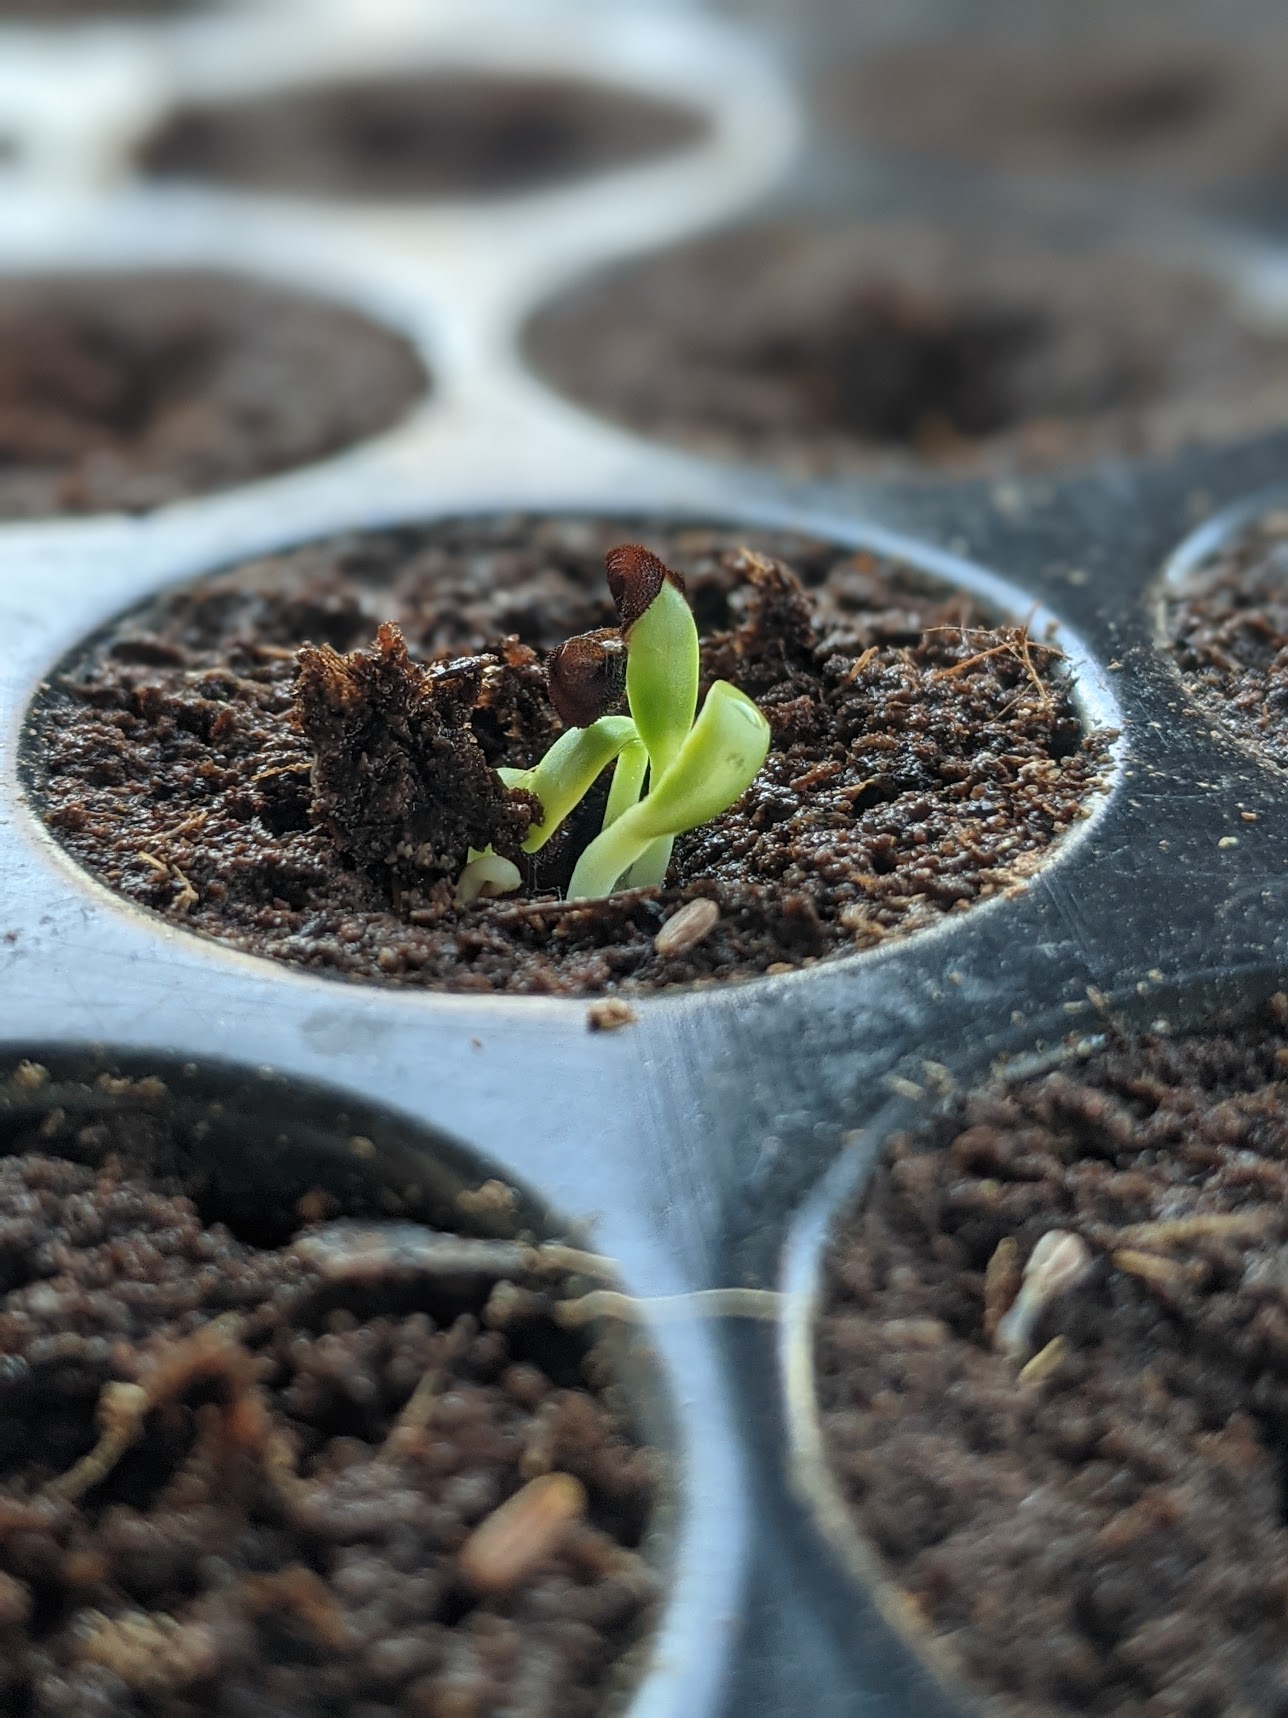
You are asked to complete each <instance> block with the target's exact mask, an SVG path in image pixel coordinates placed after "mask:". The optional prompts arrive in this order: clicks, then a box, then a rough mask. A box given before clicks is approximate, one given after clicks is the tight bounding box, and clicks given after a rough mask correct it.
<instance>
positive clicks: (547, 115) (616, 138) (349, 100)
mask: <svg viewBox="0 0 1288 1718" xmlns="http://www.w3.org/2000/svg"><path fill="white" fill-rule="evenodd" d="M703 129H704V122H703V120H702V119H701V117H700V115H698V114H696V113H694V112H693V111H691V110H690V109H688V108H684V107H679V106H676V105H674V104H672V103H670V102H663V101H654V100H651V99H649V98H648V97H646V96H643V95H639V94H637V93H635V92H634V91H631V90H627V89H615V88H612V87H610V86H606V85H598V84H593V83H588V82H582V81H579V80H576V79H573V78H558V77H540V76H529V77H521V76H514V77H506V76H497V75H487V74H484V73H478V72H466V71H451V72H432V73H425V74H423V75H421V76H419V77H411V76H397V77H387V78H373V79H371V80H370V81H364V82H356V81H355V82H352V83H334V84H323V85H318V86H316V87H312V86H310V87H304V88H287V89H278V90H275V91H273V92H272V93H270V94H266V95H258V94H257V95H253V96H243V97H240V98H230V99H228V100H226V101H219V102H215V101H211V102H207V103H197V102H194V103H191V104H189V105H187V106H182V107H180V108H178V109H177V110H176V111H175V112H174V113H172V114H171V115H170V116H169V117H168V118H167V119H166V120H165V121H164V122H163V124H162V125H161V126H160V128H159V129H158V130H157V131H156V132H155V133H154V134H153V135H152V136H151V137H150V138H148V139H147V140H146V141H145V142H144V144H143V145H142V148H141V150H140V154H139V165H140V166H141V168H142V169H143V171H144V172H145V173H148V174H150V175H152V176H154V177H163V178H168V179H173V178H180V179H191V180H205V181H211V182H214V183H217V184H223V185H236V186H239V187H242V188H243V189H246V190H257V191H284V192H290V193H293V194H297V195H301V196H311V197H354V198H382V199H397V198H417V197H475V196H489V195H499V194H503V193H508V192H519V191H531V190H536V189H539V188H540V187H541V186H544V185H553V184H559V183H562V182H563V181H565V180H570V179H579V178H582V177H583V176H585V175H588V174H592V173H596V172H602V171H604V170H605V169H608V168H614V167H625V166H629V165H632V164H634V163H637V162H642V161H647V160H650V159H652V158H653V157H654V156H660V155H666V154H668V153H671V152H673V151H675V150H677V149H681V148H683V147H685V146H686V145H688V144H691V143H693V142H694V141H696V139H697V138H699V137H700V136H701V135H702V132H703Z"/></svg>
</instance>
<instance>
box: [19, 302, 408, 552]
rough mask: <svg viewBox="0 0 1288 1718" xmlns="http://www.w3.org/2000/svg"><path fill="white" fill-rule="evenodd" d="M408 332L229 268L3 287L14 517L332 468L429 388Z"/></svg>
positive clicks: (122, 505) (136, 505) (140, 504)
mask: <svg viewBox="0 0 1288 1718" xmlns="http://www.w3.org/2000/svg"><path fill="white" fill-rule="evenodd" d="M427 386H428V383H427V379H426V375H425V371H424V368H423V367H422V365H421V362H420V360H419V358H418V357H417V356H416V354H415V352H414V351H413V350H412V348H411V347H410V346H409V345H407V343H406V342H405V341H403V340H402V339H400V338H399V337H398V336H397V335H395V334H392V333H390V332H388V331H387V330H385V329H383V328H380V327H378V326H377V325H376V324H374V323H371V322H368V321H366V320H365V319H364V318H362V317H360V316H357V315H355V314H354V313H352V312H351V311H348V310H344V309H340V308H338V307H336V306H333V305H329V304H326V303H324V302H321V301H317V300H313V299H308V298H303V297H300V296H298V295H296V294H294V293H290V292H285V291H282V290H280V289H278V288H276V287H269V286H263V285H260V284H258V283H256V282H252V281H247V280H238V279H234V278H232V277H230V276H222V275H104V276H94V275H86V276H80V275H78V276H57V277H50V278H43V277H34V278H25V279H18V280H15V279H10V280H8V281H5V282H3V283H0V518H9V519H13V518H31V517H39V516H40V515H42V514H60V513H86V512H104V511H117V510H129V511H136V510H143V509H147V508H151V507H157V506H160V505H162V504H163V503H166V502H170V501H176V500H179V499H181V498H182V497H184V496H188V495H200V494H205V493H207V492H208V491H210V490H215V489H223V488H227V487H229V486H231V485H234V484H238V483H244V482H247V481H248V480H250V479H253V478H257V477H265V476H268V475H270V474H271V473H273V472H277V471H281V470H284V469H286V468H288V467H291V466H298V465H303V464H306V463H308V462H309V461H311V460H315V459H321V458H323V457H324V456H325V455H327V454H331V453H335V452H337V451H338V450H340V449H342V448H345V447H348V446H349V445H351V444H352V443H354V442H358V441H361V440H363V439H364V438H365V437H367V436H370V435H374V434H376V433H377V432H378V431H380V430H384V429H387V428H389V427H390V426H391V425H392V424H394V423H396V422H397V421H398V420H399V419H400V418H401V417H402V416H403V415H404V414H405V413H406V412H407V411H408V410H409V409H410V408H411V406H412V405H413V404H414V403H415V402H416V401H417V400H418V399H419V398H420V397H421V396H422V395H423V394H424V393H425V391H426V388H427Z"/></svg>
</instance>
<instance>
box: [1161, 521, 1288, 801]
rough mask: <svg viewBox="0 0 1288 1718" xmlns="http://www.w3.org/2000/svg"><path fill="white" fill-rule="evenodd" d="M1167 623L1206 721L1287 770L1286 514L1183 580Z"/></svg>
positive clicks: (1260, 524)
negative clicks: (1214, 723)
mask: <svg viewBox="0 0 1288 1718" xmlns="http://www.w3.org/2000/svg"><path fill="white" fill-rule="evenodd" d="M1165 617H1166V629H1167V637H1168V642H1169V645H1170V647H1171V651H1172V655H1173V657H1174V658H1175V660H1176V663H1177V666H1178V667H1179V668H1180V671H1181V675H1182V677H1183V679H1184V681H1185V685H1186V688H1187V690H1188V691H1189V693H1190V694H1191V696H1192V697H1193V698H1194V699H1195V700H1196V701H1197V702H1198V704H1199V705H1200V707H1201V708H1202V710H1203V712H1204V714H1205V715H1206V716H1208V717H1209V718H1210V719H1211V720H1212V721H1214V722H1216V723H1217V724H1218V725H1219V727H1220V728H1222V729H1223V730H1224V731H1225V732H1226V733H1228V734H1231V735H1233V737H1234V738H1235V739H1239V740H1243V741H1245V742H1251V743H1252V744H1253V745H1254V746H1255V748H1256V750H1257V752H1258V753H1259V754H1260V755H1261V756H1262V757H1263V758H1266V759H1268V760H1269V761H1270V762H1271V763H1275V764H1278V766H1279V767H1280V768H1281V769H1288V512H1284V511H1282V510H1280V511H1272V512H1269V513H1265V514H1263V515H1262V516H1261V517H1260V518H1258V519H1256V520H1254V521H1253V522H1252V523H1251V524H1249V525H1246V526H1244V527H1243V528H1241V529H1239V530H1237V531H1235V532H1233V533H1232V534H1231V535H1230V536H1229V537H1228V538H1227V540H1226V541H1225V542H1223V543H1222V544H1221V545H1220V546H1219V547H1217V548H1215V549H1213V550H1212V551H1211V553H1209V554H1208V555H1206V556H1205V557H1204V558H1203V559H1202V560H1201V561H1200V562H1199V563H1198V564H1197V565H1196V566H1193V567H1191V568H1190V569H1189V570H1188V571H1187V572H1185V573H1184V574H1183V575H1181V576H1180V577H1179V578H1178V579H1177V580H1176V581H1175V582H1174V583H1173V584H1172V585H1171V586H1170V588H1169V589H1168V591H1167V595H1166V600H1165Z"/></svg>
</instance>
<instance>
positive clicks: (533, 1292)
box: [0, 1057, 662, 1718]
mask: <svg viewBox="0 0 1288 1718" xmlns="http://www.w3.org/2000/svg"><path fill="white" fill-rule="evenodd" d="M201 1084H202V1077H201V1076H199V1075H198V1073H197V1071H196V1070H195V1069H193V1068H192V1067H191V1065H189V1066H188V1067H187V1068H185V1069H177V1068H175V1069H170V1070H161V1071H159V1072H157V1073H152V1074H139V1073H137V1072H129V1073H125V1074H122V1073H120V1072H116V1071H113V1072H104V1073H99V1074H97V1075H92V1076H89V1077H83V1076H82V1077H77V1076H76V1075H75V1074H73V1073H71V1072H70V1071H69V1070H68V1069H67V1067H66V1066H65V1065H63V1064H62V1063H57V1062H55V1063H52V1065H51V1062H49V1061H44V1060H41V1059H39V1058H38V1057H33V1058H29V1059H27V1060H24V1061H23V1062H21V1063H19V1064H18V1065H17V1066H16V1067H15V1066H14V1065H13V1064H12V1063H10V1064H9V1066H8V1067H7V1068H6V1070H5V1077H4V1081H3V1083H0V1232H2V1233H3V1237H4V1240H3V1276H2V1278H0V1289H2V1292H0V1332H2V1333H3V1353H4V1370H3V1377H2V1378H0V1400H2V1402H3V1410H4V1411H3V1415H2V1416H0V1424H2V1426H3V1430H2V1431H0V1519H3V1521H4V1523H5V1531H4V1533H3V1534H2V1535H0V1630H3V1635H4V1643H5V1650H4V1653H3V1655H2V1658H0V1702H3V1705H4V1708H5V1710H6V1711H13V1712H18V1711H22V1712H25V1713H30V1714H32V1715H33V1718H46V1715H47V1718H53V1715H54V1714H61V1713H70V1712H76V1713H86V1714H88V1713H90V1712H94V1713H104V1714H106V1713H120V1714H127V1713H143V1712H176V1713H177V1712H179V1711H197V1710H209V1711H215V1710H218V1711H220V1712H226V1713H230V1714H231V1713H241V1712H246V1713H250V1712H256V1713H270V1712H271V1713H282V1714H285V1713H288V1712H289V1713H292V1714H301V1715H302V1714H305V1713H313V1712H317V1713H320V1712H323V1711H326V1712H334V1713H342V1712H343V1713H355V1714H356V1713H358V1712H360V1711H361V1712H366V1711H373V1712H374V1711H379V1712H381V1713H387V1714H391V1715H392V1714H395V1713H405V1714H408V1718H414V1715H417V1714H421V1713H437V1712H443V1713H446V1712H448V1711H453V1712H466V1711H471V1710H472V1711H475V1712H489V1711H500V1710H502V1709H504V1710H506V1711H510V1712H515V1713H524V1714H530V1715H532V1718H542V1715H544V1718H555V1715H556V1714H557V1715H558V1718H566V1715H569V1714H579V1715H582V1718H593V1715H594V1714H596V1713H599V1712H601V1711H603V1710H604V1709H605V1704H606V1701H607V1700H608V1699H609V1697H610V1694H611V1695H612V1696H613V1699H614V1701H615V1690H616V1687H617V1683H618V1682H619V1680H622V1679H625V1678H626V1677H627V1676H628V1674H629V1664H630V1662H633V1660H634V1658H637V1657H640V1656H641V1655H642V1649H643V1648H642V1643H643V1641H644V1638H645V1636H646V1635H647V1632H648V1628H649V1624H650V1621H651V1618H652V1614H653V1610H654V1606H655V1602H656V1598H657V1595H658V1591H659V1585H660V1575H659V1572H658V1570H657V1569H656V1568H655V1567H654V1565H653V1563H652V1562H651V1561H650V1560H649V1558H647V1557H646V1556H645V1554H644V1550H645V1546H646V1541H647V1540H649V1536H650V1531H651V1528H652V1525H653V1521H654V1506H655V1501H656V1496H657V1492H658V1489H659V1480H660V1477H661V1471H662V1458H661V1456H660V1453H659V1452H658V1451H656V1450H654V1449H651V1448H649V1447H648V1446H646V1445H644V1444H642V1443H641V1442H640V1441H639V1439H638V1436H637V1434H636V1432H635V1431H634V1430H633V1427H632V1423H631V1408H630V1403H629V1400H628V1397H627V1396H626V1395H624V1394H623V1385H622V1382H621V1367H620V1366H619V1364H618V1362H617V1360H616V1359H615V1358H614V1356H613V1353H612V1352H610V1348H609V1347H608V1346H605V1345H604V1344H602V1343H596V1342H588V1341H587V1340H586V1338H585V1334H584V1332H579V1331H575V1330H572V1329H565V1328H564V1326H563V1325H562V1324H561V1322H560V1311H559V1309H560V1305H561V1303H562V1302H563V1301H564V1300H565V1299H566V1297H568V1296H569V1295H572V1296H574V1297H575V1296H576V1294H577V1293H578V1289H577V1287H576V1279H570V1278H569V1275H568V1272H567V1269H566V1267H565V1268H563V1269H560V1268H558V1266H557V1264H554V1263H552V1262H551V1253H550V1249H549V1248H548V1247H547V1248H546V1249H545V1250H544V1251H543V1248H542V1247H541V1246H540V1245H537V1244H535V1240H534V1238H532V1237H528V1238H526V1239H525V1238H523V1237H521V1236H514V1237H513V1238H511V1239H502V1240H487V1239H481V1238H477V1237H471V1236H469V1235H468V1234H467V1235H465V1236H462V1235H460V1234H456V1233H453V1232H451V1230H450V1229H446V1230H445V1229H443V1228H441V1227H435V1226H432V1225H431V1223H430V1222H428V1221H421V1220H416V1219H417V1218H420V1217H422V1216H423V1215H424V1212H423V1209H420V1210H418V1209H417V1207H418V1206H419V1207H421V1208H423V1207H424V1206H425V1204H426V1196H425V1191H424V1182H425V1181H428V1182H430V1183H433V1182H434V1181H435V1180H437V1181H438V1182H439V1184H440V1191H441V1190H442V1186H443V1184H444V1183H447V1182H450V1181H451V1180H452V1172H451V1171H449V1170H448V1169H447V1168H446V1167H445V1166H443V1165H441V1164H440V1165H439V1166H438V1168H437V1170H435V1169H434V1167H433V1166H432V1164H431V1163H430V1161H429V1160H428V1159H427V1157H426V1156H425V1155H424V1153H425V1152H426V1151H427V1150H429V1151H432V1149H433V1146H432V1142H431V1141H421V1142H420V1144H419V1148H418V1147H417V1145H416V1144H414V1143H413V1142H411V1141H410V1140H405V1141H403V1142H401V1143H400V1145H398V1146H392V1145H390V1143H389V1142H388V1141H387V1140H384V1141H382V1142H381V1143H379V1144H378V1143H377V1141H376V1140H374V1139H372V1138H371V1137H369V1136H368V1135H367V1134H364V1133H359V1132H356V1131H350V1130H352V1129H355V1128H356V1126H357V1123H356V1120H355V1118H354V1117H353V1116H352V1115H345V1114H343V1113H339V1106H338V1105H337V1107H336V1109H333V1110H332V1112H331V1117H330V1121H329V1123H328V1120H327V1118H326V1111H325V1109H324V1108H323V1107H322V1106H320V1105H318V1104H317V1103H316V1102H314V1103H313V1104H312V1106H311V1107H310V1108H309V1109H307V1110H305V1109H303V1107H302V1106H297V1105H296V1104H295V1103H294V1101H293V1098H292V1094H291V1092H290V1091H289V1089H283V1088H282V1087H281V1086H280V1085H278V1084H267V1085H266V1083H265V1082H264V1081H263V1080H262V1079H258V1078H256V1077H255V1076H252V1075H248V1076H246V1077H245V1078H243V1079H239V1078H238V1077H237V1076H236V1075H232V1074H228V1075H225V1076H223V1077H222V1078H221V1079H220V1080H218V1081H213V1082H211V1081H208V1080H207V1081H206V1082H205V1090H204V1091H200V1089H199V1090H198V1091H196V1092H194V1091H193V1089H192V1088H193V1087H198V1088H200V1086H201ZM417 1166H419V1169H420V1170H421V1171H424V1172H426V1173H425V1174H424V1175H423V1176H422V1177H421V1182H422V1184H421V1186H420V1187H419V1188H418V1187H417V1186H416V1185H415V1184H414V1183H413V1182H412V1181H411V1180H410V1179H409V1177H411V1176H414V1175H415V1174H416V1171H417ZM457 1168H458V1169H459V1165H458V1166H457ZM472 1198H473V1208H474V1209H475V1210H476V1211H478V1212H486V1211H488V1210H491V1211H492V1213H493V1214H494V1215H495V1214H496V1213H497V1212H502V1211H505V1210H506V1209H507V1208H508V1210H509V1217H510V1225H511V1228H512V1231H513V1230H515V1229H517V1228H518V1227H519V1223H520V1215H519V1211H520V1201H519V1200H518V1199H516V1198H515V1197H514V1195H513V1194H512V1193H508V1190H507V1189H506V1188H505V1187H504V1186H502V1184H501V1183H499V1182H496V1181H491V1182H488V1183H485V1185H484V1187H483V1189H482V1190H476V1191H475V1192H474V1193H473V1195H472ZM470 1199H471V1195H470V1194H469V1193H466V1194H465V1195H464V1197H463V1198H462V1200H461V1204H460V1212H459V1213H458V1221H461V1220H462V1217H463V1213H464V1210H465V1208H466V1206H467V1205H469V1203H470ZM409 1210H410V1211H415V1212H416V1218H413V1217H412V1216H410V1215H408V1212H409ZM391 1213H400V1214H398V1215H392V1214H391ZM444 1215H446V1213H444ZM448 1220H449V1221H450V1218H449V1219H448ZM564 1251H566V1249H564ZM525 1258H526V1259H529V1260H531V1261H533V1263H532V1268H531V1269H528V1268H525V1267H524V1265H523V1263H522V1261H523V1260H524V1259H525ZM516 1265H518V1267H519V1268H518V1271H517V1274H516V1270H515V1266H516ZM570 1284H571V1285H572V1286H570ZM592 1380H593V1382H592ZM653 1549H655V1547H652V1546H651V1542H650V1553H651V1551H652V1550H653Z"/></svg>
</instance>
